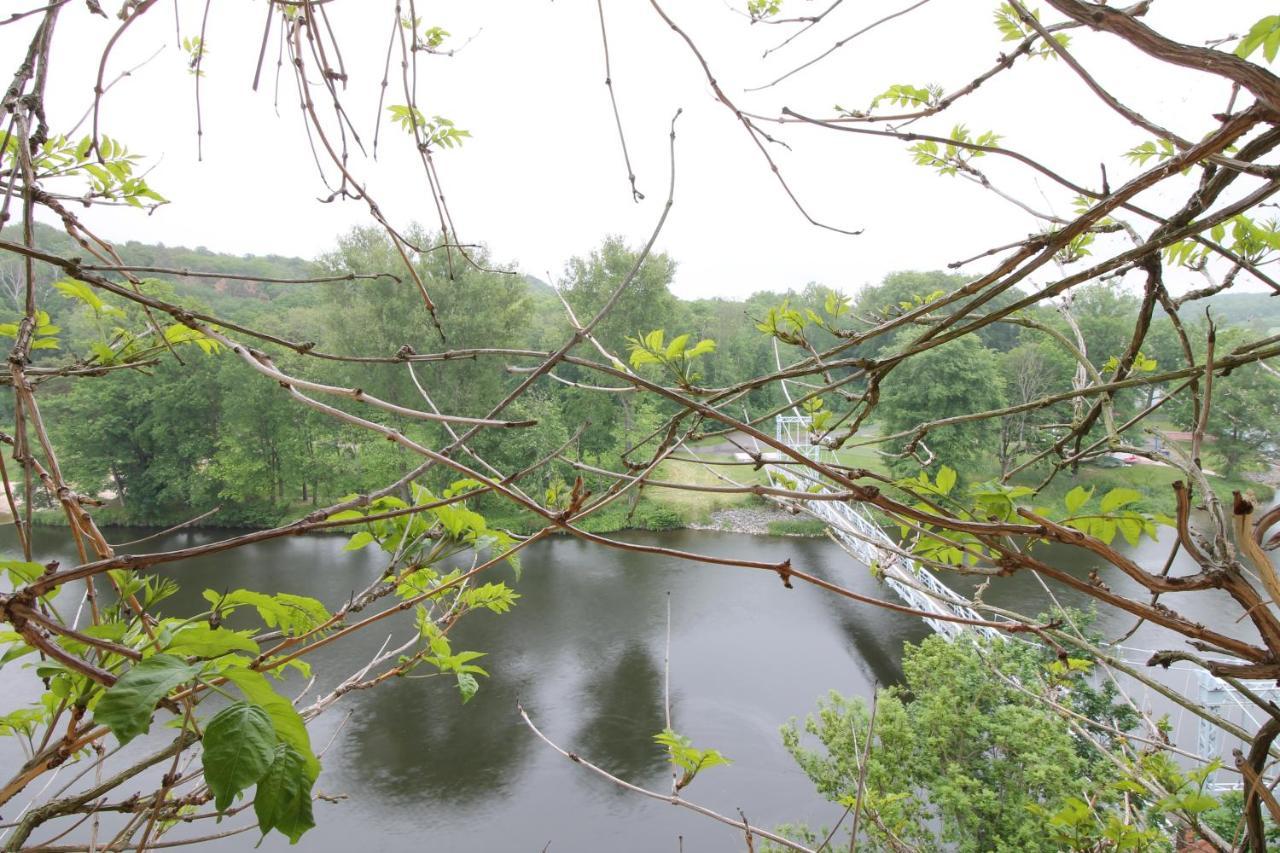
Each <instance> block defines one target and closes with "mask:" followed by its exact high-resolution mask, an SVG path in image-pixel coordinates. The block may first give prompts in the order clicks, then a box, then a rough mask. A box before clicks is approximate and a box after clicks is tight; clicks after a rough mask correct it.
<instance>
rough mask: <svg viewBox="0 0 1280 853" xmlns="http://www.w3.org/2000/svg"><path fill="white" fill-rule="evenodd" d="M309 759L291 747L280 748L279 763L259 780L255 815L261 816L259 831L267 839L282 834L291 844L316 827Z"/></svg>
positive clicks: (277, 749) (254, 809)
mask: <svg viewBox="0 0 1280 853" xmlns="http://www.w3.org/2000/svg"><path fill="white" fill-rule="evenodd" d="M314 781H315V780H314V777H311V776H310V775H309V774H308V772H307V767H306V759H305V757H304V756H303V755H302V754H300V753H299V752H298V751H297V750H296V749H294V748H293V747H292V746H290V745H289V744H287V743H280V744H276V748H275V760H274V761H272V762H271V766H270V767H269V768H268V769H267V772H266V775H265V776H263V777H262V778H261V779H259V780H258V791H257V794H256V795H255V796H254V798H253V813H254V814H255V815H257V816H258V829H260V830H262V834H263V835H266V834H267V833H268V832H270V831H271V830H273V829H275V830H279V831H280V832H281V833H282V834H283V835H285V836H287V837H288V839H289V843H290V844H297V843H298V839H299V838H301V837H302V834H303V833H304V832H306V831H307V830H308V829H311V828H312V827H313V826H315V825H316V822H315V818H313V817H312V815H311V785H312V783H313V782H314Z"/></svg>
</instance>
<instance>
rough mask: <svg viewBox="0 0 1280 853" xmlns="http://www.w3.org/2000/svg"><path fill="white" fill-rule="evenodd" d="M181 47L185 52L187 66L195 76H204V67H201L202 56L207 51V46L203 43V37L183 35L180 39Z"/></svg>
mask: <svg viewBox="0 0 1280 853" xmlns="http://www.w3.org/2000/svg"><path fill="white" fill-rule="evenodd" d="M182 49H183V50H185V51H186V52H187V68H188V69H189V70H190V71H191V73H192V74H194V75H195V76H197V77H203V76H204V69H203V68H202V67H201V65H202V64H203V61H204V57H205V55H206V54H208V53H209V47H208V45H206V44H205V43H204V39H202V38H200V37H199V36H185V37H183V39H182Z"/></svg>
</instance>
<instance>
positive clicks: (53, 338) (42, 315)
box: [0, 311, 62, 350]
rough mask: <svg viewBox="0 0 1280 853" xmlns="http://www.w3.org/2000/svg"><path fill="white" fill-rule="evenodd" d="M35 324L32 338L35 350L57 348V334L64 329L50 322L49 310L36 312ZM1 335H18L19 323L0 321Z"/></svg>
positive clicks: (9, 336)
mask: <svg viewBox="0 0 1280 853" xmlns="http://www.w3.org/2000/svg"><path fill="white" fill-rule="evenodd" d="M35 326H36V327H35V333H34V335H33V336H32V339H31V348H32V349H33V350H37V349H57V348H58V337H57V335H58V333H59V332H61V331H62V328H61V327H60V326H55V325H53V324H52V323H51V322H50V320H49V314H48V312H46V311H37V312H36V316H35ZM0 335H3V336H4V337H6V338H16V337H18V323H16V322H14V323H0Z"/></svg>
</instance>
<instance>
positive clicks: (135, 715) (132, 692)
mask: <svg viewBox="0 0 1280 853" xmlns="http://www.w3.org/2000/svg"><path fill="white" fill-rule="evenodd" d="M200 668H201V666H200V664H187V663H185V662H183V661H182V659H181V658H176V657H174V656H173V655H153V656H152V657H149V658H147V659H146V660H144V661H141V662H139V663H137V664H135V665H134V667H133V668H132V669H130V670H129V671H128V672H126V673H125V674H124V675H122V676H120V680H119V681H117V682H116V683H115V684H113V685H112V686H111V687H110V688H109V689H108V690H107V692H106V693H104V694H102V698H101V699H99V700H98V705H97V707H96V708H94V711H93V720H94V722H95V723H98V724H99V725H104V726H106V727H107V728H109V729H111V733H112V734H114V735H115V736H116V738H117V739H119V741H120V743H121V745H124V744H126V743H128V742H129V741H131V740H133V739H134V738H135V737H137V736H138V735H140V734H143V733H145V732H147V731H149V730H150V728H151V714H152V713H153V712H154V711H155V709H156V705H158V704H159V703H160V700H161V699H163V698H164V697H165V696H166V695H167V694H168V692H169V691H170V690H172V689H173V688H175V687H177V686H178V685H179V684H182V683H183V682H184V681H190V680H191V679H192V678H195V676H196V674H197V673H199V672H200Z"/></svg>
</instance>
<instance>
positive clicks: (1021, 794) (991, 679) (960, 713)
mask: <svg viewBox="0 0 1280 853" xmlns="http://www.w3.org/2000/svg"><path fill="white" fill-rule="evenodd" d="M1052 660H1053V658H1052V656H1051V655H1050V656H1044V655H1042V654H1041V653H1040V652H1039V651H1038V650H1037V649H1035V648H1034V647H1031V646H1028V645H1024V644H1021V643H994V644H991V645H981V646H979V645H975V644H972V643H968V642H957V643H954V644H952V643H948V642H946V641H945V640H943V639H941V638H939V637H930V638H928V639H926V640H925V641H924V642H923V643H921V644H920V645H916V646H913V645H908V647H907V649H906V654H905V657H904V660H903V673H904V676H905V683H904V685H903V686H901V687H896V688H888V689H882V690H881V691H880V692H879V695H878V699H877V703H878V707H877V711H876V719H875V730H874V732H871V731H870V713H869V711H868V708H867V706H866V704H865V703H864V702H863V701H862V700H860V699H850V698H846V697H844V696H841V695H840V694H838V693H831V694H830V695H829V696H828V697H827V698H826V699H825V700H823V701H821V702H820V703H819V705H818V709H817V712H816V713H815V714H813V715H810V716H809V717H807V718H806V719H805V721H804V723H803V724H800V723H798V722H797V721H794V720H793V721H792V722H791V723H789V724H788V725H787V726H784V727H783V729H782V738H783V745H784V746H785V747H786V749H787V750H788V751H789V752H790V753H791V755H792V756H793V757H794V758H795V760H796V762H797V763H798V764H799V765H800V767H801V769H802V770H804V772H805V773H806V774H807V775H808V776H809V778H810V779H811V780H812V781H813V782H814V784H815V786H816V787H817V790H818V792H819V793H820V794H822V795H823V796H824V797H826V798H827V799H829V800H831V801H833V802H836V803H841V804H851V803H852V802H853V798H854V797H855V795H856V792H857V788H858V780H859V777H860V775H861V774H860V771H859V764H860V758H861V755H862V753H863V749H864V748H865V745H866V742H867V739H868V738H869V737H870V739H871V749H870V756H869V759H868V764H867V767H866V773H865V780H864V781H865V790H864V795H863V809H864V814H866V815H870V816H871V818H870V819H866V820H864V821H863V822H862V824H863V827H864V830H865V831H866V833H867V838H868V839H869V840H870V841H871V842H872V847H873V848H875V849H880V847H881V845H883V846H884V847H885V848H886V849H892V848H893V845H892V844H890V843H889V842H888V839H887V837H886V836H885V834H884V830H886V829H887V830H888V831H889V832H892V833H894V834H895V835H897V836H898V837H899V838H900V839H901V840H903V841H905V842H907V843H908V844H910V845H912V846H913V847H916V848H918V849H922V850H957V851H972V852H973V853H977V851H987V850H1018V851H1045V853H1049V851H1058V850H1060V849H1062V847H1061V846H1060V844H1059V843H1058V842H1057V841H1056V840H1054V839H1051V838H1049V837H1048V836H1047V834H1046V818H1045V814H1046V813H1048V814H1056V813H1058V812H1059V811H1060V810H1062V809H1065V808H1067V807H1068V806H1069V804H1070V803H1071V802H1072V801H1073V798H1074V799H1075V800H1080V801H1082V802H1087V801H1089V799H1090V796H1091V794H1092V793H1093V791H1094V790H1096V789H1098V788H1101V787H1103V786H1105V785H1107V784H1109V782H1110V780H1111V779H1112V778H1114V775H1115V774H1114V770H1113V769H1112V767H1113V765H1111V764H1110V762H1109V761H1107V759H1106V758H1104V757H1103V756H1101V755H1098V754H1097V753H1096V752H1092V753H1091V752H1090V751H1088V750H1087V749H1086V750H1081V749H1079V748H1078V743H1077V741H1076V740H1075V739H1074V738H1073V737H1072V735H1071V733H1070V731H1069V729H1068V728H1067V726H1066V725H1065V723H1063V721H1062V720H1061V719H1060V718H1058V717H1057V716H1055V715H1054V714H1053V712H1052V711H1050V710H1049V709H1048V708H1046V707H1045V706H1044V705H1043V704H1041V703H1040V702H1039V701H1038V700H1037V699H1036V698H1035V697H1034V696H1028V695H1026V693H1024V692H1023V691H1022V690H1020V689H1018V686H1017V685H1018V684H1021V685H1022V686H1024V687H1028V688H1031V689H1032V691H1033V692H1034V691H1036V690H1044V691H1049V692H1052V693H1053V695H1055V696H1059V697H1061V696H1064V695H1070V696H1072V697H1074V696H1075V695H1076V690H1077V688H1078V687H1080V686H1081V685H1083V684H1085V683H1086V681H1085V677H1086V676H1085V672H1084V670H1087V668H1088V667H1087V666H1080V665H1077V666H1076V667H1074V668H1062V669H1064V672H1062V673H1060V674H1057V675H1054V674H1052V673H1050V672H1049V670H1048V668H1047V667H1048V666H1049V662H1051V661H1052ZM997 671H998V672H1000V673H1003V674H1004V675H1005V676H1006V677H1007V678H1008V679H1016V682H1011V681H1010V680H1006V678H1002V677H1001V676H999V675H997V674H996V672H997ZM1062 679H1066V680H1067V683H1069V685H1070V693H1069V694H1068V693H1067V691H1063V690H1060V689H1059V687H1060V685H1062V684H1063V682H1062ZM1114 699H1115V696H1114V693H1108V694H1103V695H1101V696H1100V697H1099V702H1098V705H1099V706H1100V707H1098V708H1086V707H1084V706H1077V707H1078V710H1079V712H1081V713H1091V714H1093V713H1097V714H1098V715H1099V717H1100V718H1102V719H1104V720H1106V721H1107V722H1108V724H1111V723H1113V722H1114V723H1116V724H1118V725H1119V726H1122V727H1124V726H1129V725H1132V724H1133V722H1134V721H1133V720H1132V719H1131V718H1121V719H1117V718H1116V717H1115V716H1114V714H1115V710H1114V709H1115V705H1116V703H1115V702H1114ZM1068 701H1074V699H1069V700H1068ZM815 739H816V741H817V744H816V745H811V744H812V741H813V740H815ZM1072 849H1083V848H1072Z"/></svg>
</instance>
